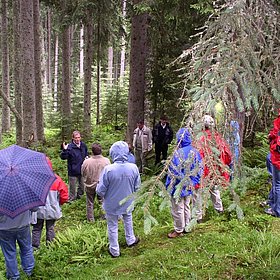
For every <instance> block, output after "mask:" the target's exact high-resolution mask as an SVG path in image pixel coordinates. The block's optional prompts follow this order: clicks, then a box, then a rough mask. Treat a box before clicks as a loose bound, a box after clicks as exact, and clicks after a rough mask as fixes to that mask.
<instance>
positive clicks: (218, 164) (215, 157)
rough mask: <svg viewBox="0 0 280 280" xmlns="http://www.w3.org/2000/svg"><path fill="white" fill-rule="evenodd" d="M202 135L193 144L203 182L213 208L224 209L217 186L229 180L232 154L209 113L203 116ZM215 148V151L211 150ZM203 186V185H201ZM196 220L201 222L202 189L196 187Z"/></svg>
mask: <svg viewBox="0 0 280 280" xmlns="http://www.w3.org/2000/svg"><path fill="white" fill-rule="evenodd" d="M203 124H204V129H203V135H202V136H201V137H200V139H199V140H198V141H197V142H196V144H195V146H196V147H197V149H198V150H199V152H200V155H201V157H202V159H203V164H204V174H203V180H202V181H203V182H204V183H205V184H206V185H207V186H208V187H209V193H210V197H211V200H212V202H213V206H214V209H215V210H216V211H217V212H218V213H222V212H223V211H224V208H223V203H222V199H221V194H220V190H219V187H221V186H222V187H226V186H228V184H229V181H230V171H229V166H230V164H231V163H232V154H231V151H230V147H229V145H228V143H227V142H226V140H225V139H224V138H223V137H222V135H221V134H220V133H218V131H216V130H215V121H214V119H213V118H212V117H211V116H210V115H205V116H204V117H203ZM213 150H215V152H213ZM202 187H203V186H202ZM193 200H194V201H193V202H194V205H195V208H196V215H197V221H198V222H202V216H203V213H202V189H201V188H198V189H197V190H196V191H195V193H194V196H193Z"/></svg>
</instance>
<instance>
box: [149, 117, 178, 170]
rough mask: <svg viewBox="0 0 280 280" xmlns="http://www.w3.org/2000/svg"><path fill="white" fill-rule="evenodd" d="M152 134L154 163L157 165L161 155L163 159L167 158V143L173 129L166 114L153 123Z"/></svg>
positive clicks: (170, 139)
mask: <svg viewBox="0 0 280 280" xmlns="http://www.w3.org/2000/svg"><path fill="white" fill-rule="evenodd" d="M152 134H153V142H154V143H155V154H156V161H155V164H156V165H157V164H158V163H160V161H161V156H162V159H163V160H166V159H167V151H168V145H169V144H170V143H171V142H172V140H173V130H172V128H171V126H170V124H169V122H168V120H167V117H166V116H161V117H160V121H159V123H157V124H156V125H155V127H154V129H153V132H152Z"/></svg>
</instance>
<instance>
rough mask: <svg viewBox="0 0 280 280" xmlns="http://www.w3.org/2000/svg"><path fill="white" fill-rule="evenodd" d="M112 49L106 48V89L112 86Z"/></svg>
mask: <svg viewBox="0 0 280 280" xmlns="http://www.w3.org/2000/svg"><path fill="white" fill-rule="evenodd" d="M113 57H114V52H113V47H109V48H108V75H107V79H108V82H107V86H108V88H112V86H113Z"/></svg>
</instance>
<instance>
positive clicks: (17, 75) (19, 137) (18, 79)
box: [13, 0, 23, 146]
mask: <svg viewBox="0 0 280 280" xmlns="http://www.w3.org/2000/svg"><path fill="white" fill-rule="evenodd" d="M13 29H14V30H13V31H14V68H13V69H14V73H13V74H14V95H15V107H16V110H17V111H18V112H19V114H20V115H21V116H22V95H21V93H22V89H21V85H22V76H21V75H22V71H21V65H22V63H21V56H20V50H21V45H20V0H14V1H13ZM22 127H23V122H22V119H21V118H19V117H16V143H17V144H18V145H20V146H21V145H22V141H23V134H22V133H23V131H22Z"/></svg>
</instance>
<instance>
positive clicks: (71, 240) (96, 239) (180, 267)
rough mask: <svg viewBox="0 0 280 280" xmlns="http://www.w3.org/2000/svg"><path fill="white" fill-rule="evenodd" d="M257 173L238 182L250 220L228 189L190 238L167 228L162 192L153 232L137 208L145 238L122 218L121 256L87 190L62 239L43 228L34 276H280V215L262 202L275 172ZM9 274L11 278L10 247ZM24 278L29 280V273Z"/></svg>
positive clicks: (71, 208) (60, 227)
mask: <svg viewBox="0 0 280 280" xmlns="http://www.w3.org/2000/svg"><path fill="white" fill-rule="evenodd" d="M55 150H56V151H55V153H56V154H57V149H55ZM51 158H52V160H53V165H54V166H55V169H56V170H61V168H64V170H65V168H66V163H65V162H62V161H61V160H59V158H57V159H56V158H54V157H51ZM250 172H251V175H250V176H249V175H248V176H247V178H246V180H245V179H244V181H243V179H241V180H240V181H241V183H240V184H239V189H236V192H237V193H238V195H239V197H240V206H241V208H242V211H243V213H244V218H243V219H242V220H240V219H238V217H237V213H236V211H234V210H232V209H231V205H232V199H231V196H230V192H229V191H223V193H222V198H223V203H224V207H225V212H224V213H223V214H218V213H216V212H215V211H214V209H213V206H212V204H211V203H209V205H208V207H207V209H206V216H205V219H204V223H202V224H198V225H196V226H195V227H194V228H193V230H192V232H191V233H188V234H185V235H184V236H183V237H180V238H174V239H169V238H167V234H168V232H170V231H171V230H172V229H173V222H172V218H171V214H170V210H169V208H168V207H167V208H164V209H163V210H162V211H160V210H159V205H160V204H161V199H162V198H161V197H160V196H157V195H155V196H154V199H153V201H152V204H151V213H152V214H153V216H155V217H156V219H157V221H158V225H156V226H154V227H153V228H152V231H151V232H150V234H147V235H146V234H145V233H144V218H143V209H142V208H141V206H138V207H136V209H135V211H134V213H133V217H134V231H135V233H136V235H137V236H139V237H140V243H139V244H138V245H137V246H135V247H133V248H128V247H127V246H126V244H125V238H124V230H123V224H122V222H121V221H120V223H119V241H120V247H121V256H120V257H119V258H114V259H113V258H111V256H110V255H109V254H108V251H107V249H108V239H107V227H106V221H105V220H101V219H100V218H99V217H100V214H101V209H100V206H99V205H98V204H97V203H96V211H95V216H96V222H95V223H88V222H87V221H86V206H85V204H86V201H85V197H83V198H82V199H80V200H77V201H75V202H73V203H71V204H66V205H63V206H62V210H63V218H61V219H60V220H59V221H58V222H57V224H56V232H57V236H56V240H55V241H54V242H53V243H52V244H51V245H50V246H49V247H47V246H46V245H45V242H44V240H45V233H43V236H42V239H41V247H40V249H39V250H36V251H35V252H34V255H35V260H36V266H35V269H34V275H33V276H32V277H31V279H73V280H75V279H83V280H87V279H193V280H194V279H198V280H200V279H201V280H204V279H205V280H206V279H215V280H216V279H236V280H237V279H254V280H255V279H256V280H260V279H280V270H279V262H280V219H279V218H274V217H272V216H269V215H267V214H265V213H264V211H263V208H261V207H260V206H259V203H260V202H261V201H263V200H265V199H266V196H267V194H268V192H269V188H270V185H269V183H268V174H267V172H266V170H265V169H263V168H253V169H251V171H250ZM60 175H61V176H62V177H63V174H60ZM147 179H148V178H147ZM242 182H243V183H242ZM240 186H241V187H240ZM19 262H20V260H19ZM1 279H5V264H4V258H3V255H2V254H0V280H1ZM21 279H27V278H26V277H25V276H24V274H23V273H22V278H21ZM29 279H30V278H29Z"/></svg>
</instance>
